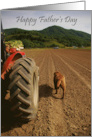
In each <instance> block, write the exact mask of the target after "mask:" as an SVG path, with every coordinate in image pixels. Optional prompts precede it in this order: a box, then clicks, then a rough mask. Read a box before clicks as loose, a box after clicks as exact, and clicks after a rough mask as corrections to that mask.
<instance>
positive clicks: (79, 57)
mask: <svg viewBox="0 0 92 137" xmlns="http://www.w3.org/2000/svg"><path fill="white" fill-rule="evenodd" d="M25 53H26V55H27V56H28V57H31V58H33V59H34V60H35V62H36V64H37V65H38V66H39V69H40V81H39V94H40V97H39V109H38V113H37V117H36V119H35V120H32V121H30V122H28V123H23V122H21V121H16V120H14V119H12V117H11V116H10V115H9V114H8V112H6V111H5V110H4V111H3V110H2V125H1V132H2V133H1V135H2V136H90V135H91V51H90V50H73V49H34V50H25ZM55 71H60V72H61V73H62V74H64V75H65V78H66V94H65V98H64V99H61V97H62V92H59V93H58V94H55V90H54V85H53V73H54V72H55ZM2 109H3V108H2Z"/></svg>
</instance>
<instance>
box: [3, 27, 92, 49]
mask: <svg viewBox="0 0 92 137" xmlns="http://www.w3.org/2000/svg"><path fill="white" fill-rule="evenodd" d="M4 32H5V34H6V41H10V40H21V41H22V42H23V44H24V47H25V48H30V47H32V48H34V47H56V46H58V47H60V48H62V47H65V46H67V47H71V46H78V47H81V46H84V47H89V46H91V35H90V34H88V33H85V32H82V31H77V30H73V29H64V28H62V27H59V26H51V27H48V28H46V29H43V30H41V31H29V30H22V29H18V28H12V29H5V30H4Z"/></svg>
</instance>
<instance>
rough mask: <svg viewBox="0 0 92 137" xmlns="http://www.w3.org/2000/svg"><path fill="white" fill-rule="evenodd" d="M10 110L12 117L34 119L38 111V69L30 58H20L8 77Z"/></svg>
mask: <svg viewBox="0 0 92 137" xmlns="http://www.w3.org/2000/svg"><path fill="white" fill-rule="evenodd" d="M9 79H10V82H9V83H10V84H9V86H8V90H9V91H10V98H9V101H10V104H11V108H10V110H11V111H12V112H13V115H14V117H19V118H22V119H26V120H31V119H34V118H35V116H36V114H37V110H38V98H39V91H38V81H39V80H38V79H39V76H38V67H37V66H36V64H35V62H34V60H32V59H30V58H20V59H18V60H17V61H16V62H15V63H14V66H13V67H12V71H11V73H10V75H9Z"/></svg>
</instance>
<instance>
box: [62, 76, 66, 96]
mask: <svg viewBox="0 0 92 137" xmlns="http://www.w3.org/2000/svg"><path fill="white" fill-rule="evenodd" d="M61 87H62V89H63V97H62V98H64V96H65V90H66V83H65V77H64V78H63V80H62V81H61Z"/></svg>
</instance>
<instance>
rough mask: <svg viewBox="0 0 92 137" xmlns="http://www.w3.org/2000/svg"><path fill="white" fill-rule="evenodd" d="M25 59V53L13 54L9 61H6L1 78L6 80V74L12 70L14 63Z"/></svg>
mask: <svg viewBox="0 0 92 137" xmlns="http://www.w3.org/2000/svg"><path fill="white" fill-rule="evenodd" d="M23 57H25V53H24V52H19V51H17V52H15V53H13V54H11V55H10V56H9V57H8V58H7V60H6V61H5V63H4V65H3V68H2V71H1V78H2V79H3V80H4V79H5V74H6V73H7V72H8V71H9V70H10V69H11V67H12V66H13V65H14V62H15V61H16V60H17V59H19V58H23Z"/></svg>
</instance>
